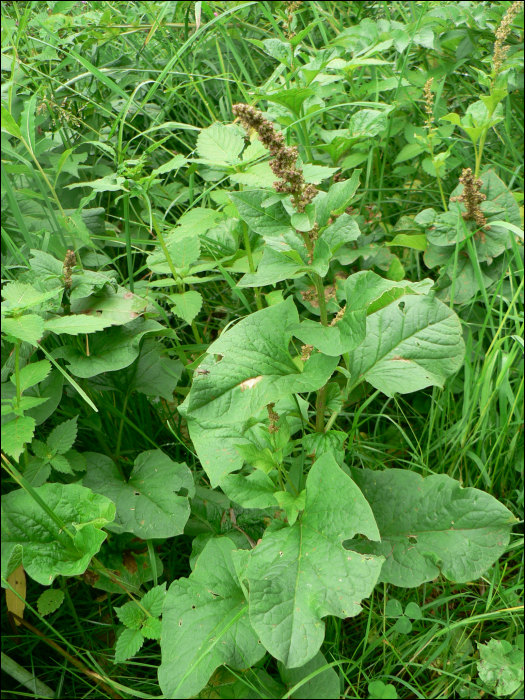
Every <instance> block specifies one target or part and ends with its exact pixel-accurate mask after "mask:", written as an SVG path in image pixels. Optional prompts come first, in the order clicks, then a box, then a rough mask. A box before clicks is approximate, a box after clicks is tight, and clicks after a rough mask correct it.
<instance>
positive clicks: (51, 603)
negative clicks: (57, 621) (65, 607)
mask: <svg viewBox="0 0 525 700" xmlns="http://www.w3.org/2000/svg"><path fill="white" fill-rule="evenodd" d="M63 602H64V591H63V590H61V589H60V588H48V589H47V591H44V592H43V593H42V594H41V595H40V596H39V598H38V600H37V602H36V606H37V608H38V612H39V613H40V614H41V615H42V616H45V615H51V613H54V612H55V611H56V610H58V608H59V607H60V606H61V605H62V603H63Z"/></svg>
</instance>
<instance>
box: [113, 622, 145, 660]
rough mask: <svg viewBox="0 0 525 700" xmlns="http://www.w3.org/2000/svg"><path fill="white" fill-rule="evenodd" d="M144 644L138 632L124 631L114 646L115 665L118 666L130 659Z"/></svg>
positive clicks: (141, 635)
mask: <svg viewBox="0 0 525 700" xmlns="http://www.w3.org/2000/svg"><path fill="white" fill-rule="evenodd" d="M143 644H144V635H143V634H142V632H140V630H134V629H125V630H123V632H122V634H121V635H120V637H119V638H118V639H117V643H116V645H115V663H116V664H120V663H122V662H123V661H126V660H127V659H131V658H132V657H133V656H135V654H136V653H137V652H138V651H139V650H140V648H141V646H142V645H143Z"/></svg>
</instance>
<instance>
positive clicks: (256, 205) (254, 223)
mask: <svg viewBox="0 0 525 700" xmlns="http://www.w3.org/2000/svg"><path fill="white" fill-rule="evenodd" d="M268 195H269V193H268V192H267V191H266V190H251V191H248V192H231V193H230V199H231V201H232V202H233V203H234V204H235V206H236V207H237V210H238V212H239V214H240V216H241V219H243V221H245V222H246V223H247V224H248V226H249V227H250V228H251V229H252V230H253V231H255V233H259V234H260V235H261V236H269V237H276V236H281V235H283V234H286V233H293V229H292V227H291V224H290V217H289V216H288V214H287V213H286V212H285V210H284V209H283V206H282V204H281V203H280V202H277V203H276V204H272V205H271V206H269V207H263V206H262V205H263V203H264V201H265V200H266V199H268Z"/></svg>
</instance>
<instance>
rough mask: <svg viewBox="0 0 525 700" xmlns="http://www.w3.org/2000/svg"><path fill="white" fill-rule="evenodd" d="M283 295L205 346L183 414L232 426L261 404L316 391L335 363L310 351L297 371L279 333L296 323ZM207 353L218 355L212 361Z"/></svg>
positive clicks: (292, 307) (286, 335)
mask: <svg viewBox="0 0 525 700" xmlns="http://www.w3.org/2000/svg"><path fill="white" fill-rule="evenodd" d="M298 318H299V317H298V313H297V309H296V307H295V304H294V302H293V298H292V297H289V298H288V299H287V300H286V301H284V302H283V303H281V304H276V305H275V306H270V307H268V308H266V309H262V310H261V311H257V312H256V313H253V314H251V315H250V316H247V317H245V318H243V319H242V320H241V321H239V323H237V325H235V326H234V327H233V328H231V329H230V330H228V331H226V332H225V333H223V334H222V335H221V336H220V338H219V339H218V340H216V341H215V342H214V343H212V344H211V345H210V347H209V348H208V353H209V355H208V357H207V358H206V360H205V361H204V362H203V363H202V365H201V368H204V369H206V370H207V374H202V375H199V376H198V377H197V378H196V379H195V381H194V382H193V384H192V387H191V390H190V393H189V395H188V397H187V398H186V400H185V401H184V404H183V405H184V406H185V409H186V413H187V415H188V416H190V417H193V418H195V419H197V420H198V421H215V422H219V421H220V422H222V423H223V424H226V423H236V422H239V421H243V420H247V419H248V418H249V417H250V416H253V415H255V414H256V413H258V412H259V411H260V410H261V409H262V408H263V406H266V405H267V404H269V403H271V402H275V401H277V400H278V399H280V398H282V397H284V396H286V395H287V394H291V393H301V392H304V391H317V389H319V388H320V387H321V386H323V385H324V384H325V383H326V382H327V380H328V379H329V377H330V376H331V374H332V372H333V371H334V369H335V367H336V365H337V359H336V358H331V357H326V356H324V355H321V354H319V353H314V354H313V355H312V356H311V357H310V359H309V360H308V361H307V362H305V363H304V367H303V370H302V371H301V370H300V369H299V367H298V365H297V364H296V363H295V362H294V360H293V359H292V357H291V355H290V353H289V352H288V345H289V342H290V337H291V334H290V333H289V332H288V331H286V330H285V329H286V328H287V327H288V326H289V325H290V324H292V323H294V322H295V323H296V322H297V321H298ZM213 355H222V359H221V360H220V361H215V360H214V359H213Z"/></svg>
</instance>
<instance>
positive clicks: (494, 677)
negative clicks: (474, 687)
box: [476, 639, 523, 697]
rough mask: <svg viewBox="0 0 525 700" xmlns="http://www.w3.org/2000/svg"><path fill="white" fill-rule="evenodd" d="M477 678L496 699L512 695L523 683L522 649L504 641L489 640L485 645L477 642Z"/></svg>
mask: <svg viewBox="0 0 525 700" xmlns="http://www.w3.org/2000/svg"><path fill="white" fill-rule="evenodd" d="M478 649H479V656H480V661H478V662H477V664H476V665H477V667H478V673H479V677H480V678H481V680H482V681H483V683H485V685H486V686H487V688H488V689H489V691H490V693H494V694H495V695H496V696H497V697H502V696H503V695H512V693H514V692H515V691H516V690H518V688H519V687H520V685H521V684H522V683H523V647H522V649H521V650H520V649H519V648H518V647H517V646H513V645H512V644H510V643H509V642H507V641H505V640H499V639H491V640H490V641H489V642H488V643H487V644H480V643H479V642H478Z"/></svg>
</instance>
